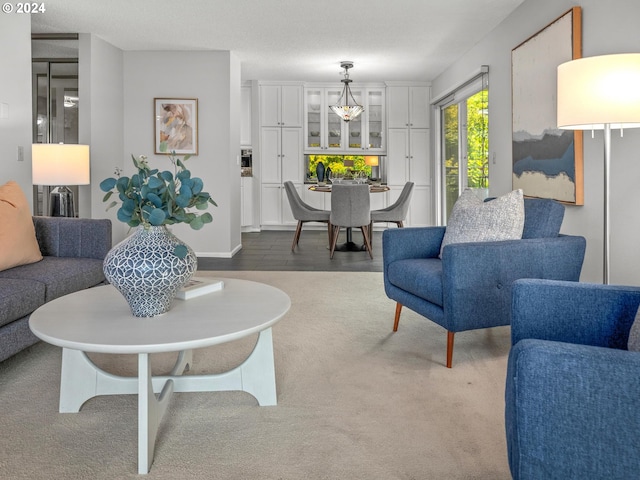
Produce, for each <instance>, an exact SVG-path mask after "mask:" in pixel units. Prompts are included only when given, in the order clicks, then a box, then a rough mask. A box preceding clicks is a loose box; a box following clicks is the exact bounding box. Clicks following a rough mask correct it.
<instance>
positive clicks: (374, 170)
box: [364, 155, 380, 180]
mask: <svg viewBox="0 0 640 480" xmlns="http://www.w3.org/2000/svg"><path fill="white" fill-rule="evenodd" d="M364 164H365V165H369V166H370V167H371V179H372V180H378V179H379V178H380V167H379V165H380V161H379V159H378V156H377V155H365V157H364Z"/></svg>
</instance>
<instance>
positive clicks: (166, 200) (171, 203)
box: [100, 152, 217, 256]
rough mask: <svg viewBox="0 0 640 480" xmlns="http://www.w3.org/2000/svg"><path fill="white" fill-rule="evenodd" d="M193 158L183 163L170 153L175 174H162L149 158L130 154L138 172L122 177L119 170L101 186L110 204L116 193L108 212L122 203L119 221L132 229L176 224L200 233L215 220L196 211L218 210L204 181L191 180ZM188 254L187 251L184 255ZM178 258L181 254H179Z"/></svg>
mask: <svg viewBox="0 0 640 480" xmlns="http://www.w3.org/2000/svg"><path fill="white" fill-rule="evenodd" d="M190 157H191V155H185V156H184V157H183V159H182V160H180V158H178V157H176V155H175V152H171V154H170V156H169V160H170V161H171V163H172V164H173V167H174V171H173V172H171V171H169V170H164V171H160V170H158V169H152V168H151V167H150V166H149V164H148V162H147V157H146V156H144V155H140V156H139V157H138V158H136V157H135V156H133V155H131V158H132V160H133V164H134V166H135V167H136V168H137V169H138V173H136V174H134V175H132V176H131V177H127V176H123V175H121V173H122V172H121V170H120V169H116V171H115V177H110V178H107V179H105V180H103V181H102V182H101V183H100V189H101V190H102V191H103V192H106V195H105V196H104V198H103V199H102V201H103V202H107V201H109V200H110V199H111V197H112V196H113V195H114V194H116V195H117V196H118V199H119V202H118V200H112V201H111V202H110V203H109V205H108V206H107V210H109V209H111V208H113V207H114V206H116V205H118V203H121V205H120V208H119V209H118V220H120V221H121V222H124V223H126V224H127V225H129V226H130V227H137V226H139V225H142V226H144V227H145V228H149V227H152V226H162V225H173V224H175V223H186V224H188V225H189V226H190V227H191V228H193V229H194V230H200V229H201V228H202V227H203V226H204V225H205V224H207V223H211V222H212V221H213V217H212V216H211V214H210V213H209V212H204V213H198V212H195V211H193V209H195V210H199V211H203V210H206V209H207V208H208V207H209V205H213V206H216V207H217V204H216V202H214V201H213V199H212V198H211V195H209V193H207V192H205V191H203V188H204V185H203V182H202V179H200V178H198V177H192V176H191V172H190V171H189V170H188V169H187V168H186V166H185V162H186V161H187V160H188V159H189V158H190ZM185 253H186V252H185ZM176 255H178V256H180V255H179V252H176Z"/></svg>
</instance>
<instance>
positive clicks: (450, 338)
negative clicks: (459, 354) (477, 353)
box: [447, 332, 455, 368]
mask: <svg viewBox="0 0 640 480" xmlns="http://www.w3.org/2000/svg"><path fill="white" fill-rule="evenodd" d="M454 335H455V332H447V368H451V365H452V363H453V336H454Z"/></svg>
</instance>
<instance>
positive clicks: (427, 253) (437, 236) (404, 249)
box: [382, 227, 446, 265]
mask: <svg viewBox="0 0 640 480" xmlns="http://www.w3.org/2000/svg"><path fill="white" fill-rule="evenodd" d="M445 228H446V227H419V228H393V229H387V230H385V231H384V232H382V256H383V259H384V264H385V265H388V264H390V263H392V262H395V261H397V260H404V259H407V258H435V257H437V256H438V255H439V254H440V245H441V244H442V239H443V238H444V231H445Z"/></svg>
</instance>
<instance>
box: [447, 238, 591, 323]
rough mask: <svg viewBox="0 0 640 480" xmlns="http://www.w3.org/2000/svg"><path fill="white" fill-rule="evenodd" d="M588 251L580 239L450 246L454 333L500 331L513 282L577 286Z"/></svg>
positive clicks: (449, 301)
mask: <svg viewBox="0 0 640 480" xmlns="http://www.w3.org/2000/svg"><path fill="white" fill-rule="evenodd" d="M585 246H586V242H585V239H584V238H583V237H577V236H560V237H555V238H533V239H522V240H507V241H500V242H473V243H458V244H451V245H447V246H446V247H445V248H444V250H443V253H442V285H443V305H444V310H445V311H447V312H448V318H449V321H450V327H451V331H460V330H463V329H464V330H471V329H475V328H485V327H487V326H496V323H495V319H496V318H502V319H503V323H501V324H502V325H506V324H508V323H509V320H510V317H511V289H512V284H513V282H514V281H515V280H518V279H521V278H550V279H556V280H569V281H578V280H579V279H580V271H581V269H582V262H583V260H584V252H585Z"/></svg>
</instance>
